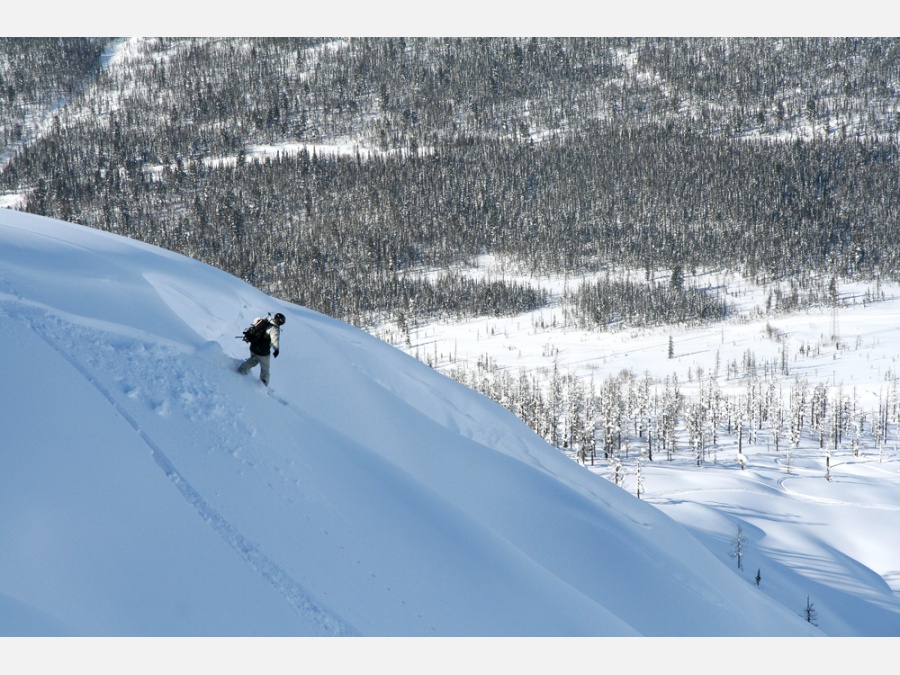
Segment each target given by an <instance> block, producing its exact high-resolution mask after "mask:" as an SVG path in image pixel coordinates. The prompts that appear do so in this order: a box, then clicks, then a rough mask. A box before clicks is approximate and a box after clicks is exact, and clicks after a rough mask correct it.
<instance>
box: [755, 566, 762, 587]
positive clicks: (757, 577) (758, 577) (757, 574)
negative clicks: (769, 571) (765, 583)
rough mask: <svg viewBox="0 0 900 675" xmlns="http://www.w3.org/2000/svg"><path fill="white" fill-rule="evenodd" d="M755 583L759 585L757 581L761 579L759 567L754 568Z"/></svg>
mask: <svg viewBox="0 0 900 675" xmlns="http://www.w3.org/2000/svg"><path fill="white" fill-rule="evenodd" d="M755 579H756V585H757V586H759V582H760V581H762V575H761V574H760V573H759V568H758V567H757V568H756V577H755Z"/></svg>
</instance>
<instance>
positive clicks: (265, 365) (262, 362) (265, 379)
mask: <svg viewBox="0 0 900 675" xmlns="http://www.w3.org/2000/svg"><path fill="white" fill-rule="evenodd" d="M271 359H272V357H271V356H269V355H268V354H266V355H265V356H260V355H259V354H253V353H252V352H251V354H250V358H249V359H247V360H246V361H244V362H243V363H242V364H241V365H240V367H239V368H238V372H239V373H240V374H241V375H246V374H247V373H249V372H250V369H251V368H253V366H255V365H256V364H259V381H260V382H262V383H263V384H264V385H266V386H267V387H268V386H269V362H270V361H271Z"/></svg>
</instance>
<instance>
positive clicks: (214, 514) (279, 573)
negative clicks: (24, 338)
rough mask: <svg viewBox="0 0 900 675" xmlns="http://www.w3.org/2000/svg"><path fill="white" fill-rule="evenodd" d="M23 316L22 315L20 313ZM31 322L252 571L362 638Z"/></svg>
mask: <svg viewBox="0 0 900 675" xmlns="http://www.w3.org/2000/svg"><path fill="white" fill-rule="evenodd" d="M20 315H21V313H20ZM22 318H24V319H25V321H27V322H28V325H29V326H30V328H31V330H32V332H33V333H34V334H35V335H37V336H38V337H39V338H40V339H41V340H42V341H43V342H44V343H46V344H47V345H48V346H49V347H50V348H51V349H53V350H54V351H55V352H56V353H58V354H59V355H60V356H62V357H63V358H64V359H65V360H66V361H67V362H68V363H69V364H70V365H71V366H72V367H73V368H75V370H76V371H77V372H78V373H79V374H81V376H82V377H84V378H85V380H87V381H88V382H89V383H90V384H91V385H92V386H93V387H94V388H95V389H96V390H97V391H98V392H99V393H100V394H101V395H102V396H103V397H104V398H105V399H106V400H107V401H108V402H109V403H110V405H112V407H113V408H114V409H115V411H116V412H117V413H118V414H119V415H120V416H121V417H122V419H124V420H125V421H126V422H128V424H129V425H130V426H131V427H132V428H133V429H134V430H135V431H136V432H137V434H138V436H140V438H141V440H142V441H143V442H144V443H145V444H146V445H147V447H148V448H149V449H150V454H151V456H152V457H153V460H154V461H155V462H156V464H157V466H159V468H160V469H162V471H163V473H165V475H166V477H167V478H168V479H169V480H170V481H171V482H172V484H173V485H175V487H176V488H177V489H178V491H179V492H180V493H181V495H182V496H183V497H184V498H185V499H186V500H187V502H188V503H189V504H190V505H191V506H192V507H193V508H194V510H196V511H197V513H198V514H199V515H200V517H201V518H202V519H203V520H204V521H205V522H206V523H208V524H209V525H210V526H211V527H212V528H213V530H215V532H216V533H217V534H218V535H219V536H220V537H222V539H224V540H225V542H226V543H227V544H228V545H229V546H231V548H233V549H234V550H235V551H237V553H238V554H239V555H240V556H241V558H243V559H244V561H245V562H246V563H247V564H248V565H249V566H250V568H251V569H252V570H253V571H254V572H255V573H256V574H258V575H259V576H261V577H262V578H263V579H264V580H265V581H267V582H268V583H269V584H271V585H272V586H273V587H274V588H275V590H276V591H278V593H279V594H280V595H281V596H282V597H284V599H285V600H287V602H288V603H289V604H290V605H291V607H293V609H294V610H295V611H296V612H297V613H298V614H299V615H300V616H302V617H304V618H306V619H309V620H311V621H312V622H313V623H315V624H316V625H318V626H320V627H321V628H322V630H323V631H324V633H325V635H326V636H334V637H339V636H354V635H358V634H359V633H358V631H356V630H355V629H354V628H353V627H352V626H350V625H348V624H346V623H345V622H344V621H342V620H341V619H339V618H338V617H336V616H334V615H332V614H330V613H329V612H327V611H326V610H324V609H322V608H320V607H319V606H318V605H317V604H316V603H315V602H314V601H313V600H312V599H311V598H310V597H309V595H308V594H307V593H306V591H304V589H303V588H302V587H301V586H300V584H298V583H297V582H296V581H295V580H294V579H292V578H291V576H290V575H289V574H288V573H287V572H285V571H284V570H283V569H282V568H281V567H279V565H278V564H277V563H275V562H274V561H273V560H271V559H270V558H269V557H268V556H266V554H265V553H263V552H262V551H261V550H260V548H259V546H258V545H257V544H255V543H253V542H252V541H250V540H249V539H247V537H245V536H244V535H243V534H241V533H240V531H238V530H237V528H235V527H234V526H233V525H231V524H230V523H229V522H228V521H227V520H226V519H225V518H224V517H222V515H221V514H220V513H219V512H218V511H216V510H215V508H213V507H212V506H211V505H210V504H209V502H207V501H206V500H205V499H204V498H203V497H202V496H201V495H200V494H199V493H198V492H197V491H196V490H195V489H194V488H193V487H192V486H191V484H190V483H189V482H188V481H186V480H185V479H184V477H183V476H182V475H181V474H180V473H179V472H178V470H177V469H176V468H175V466H174V465H173V464H172V462H171V461H170V460H169V458H168V457H167V456H166V453H165V452H163V450H162V448H160V447H159V445H157V444H156V442H155V441H154V440H153V439H152V438H151V437H150V435H149V434H148V433H147V432H146V431H144V429H142V428H141V425H140V423H139V422H138V420H137V419H135V417H134V416H133V415H131V414H130V413H129V412H128V411H127V410H125V408H124V407H123V406H122V405H121V404H120V403H119V402H118V401H117V400H116V399H115V397H114V396H113V395H112V394H111V393H110V391H109V390H108V389H107V388H106V387H105V386H104V385H103V384H102V383H101V382H100V381H99V380H97V378H95V377H94V376H93V375H92V374H91V373H90V372H88V371H87V370H86V369H85V368H84V367H83V366H82V365H81V364H80V363H79V362H78V361H77V360H76V359H75V358H74V357H73V356H71V355H70V354H69V353H68V352H67V351H66V350H65V349H64V348H63V347H62V346H61V345H60V344H59V343H57V342H56V341H55V340H54V339H53V338H52V337H50V336H49V335H45V334H43V333H42V332H41V331H39V330H37V329H36V327H35V325H34V323H33V322H32V321H31V319H30V318H29V317H25V316H22Z"/></svg>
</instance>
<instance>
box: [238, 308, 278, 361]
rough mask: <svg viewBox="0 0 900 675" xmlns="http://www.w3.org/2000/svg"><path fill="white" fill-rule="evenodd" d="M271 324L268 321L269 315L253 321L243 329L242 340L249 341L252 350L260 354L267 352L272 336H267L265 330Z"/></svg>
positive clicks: (271, 324)
mask: <svg viewBox="0 0 900 675" xmlns="http://www.w3.org/2000/svg"><path fill="white" fill-rule="evenodd" d="M273 325H274V324H273V323H271V322H270V321H269V317H266V318H265V319H260V320H259V321H256V322H254V323H253V325H252V326H250V327H249V328H248V329H247V330H245V331H244V333H243V336H244V337H243V339H244V342H249V343H250V348H251V349H252V350H253V351H255V352H257V353H260V354H268V353H269V345H271V343H272V338H270V337H269V334H268V332H267V331H268V330H269V328H271V327H272V326H273Z"/></svg>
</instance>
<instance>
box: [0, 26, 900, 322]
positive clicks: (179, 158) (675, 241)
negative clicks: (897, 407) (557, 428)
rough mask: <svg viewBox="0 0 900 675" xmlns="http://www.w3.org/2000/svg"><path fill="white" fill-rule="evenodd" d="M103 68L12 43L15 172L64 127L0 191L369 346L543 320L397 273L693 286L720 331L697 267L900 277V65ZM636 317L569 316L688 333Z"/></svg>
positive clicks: (500, 43)
mask: <svg viewBox="0 0 900 675" xmlns="http://www.w3.org/2000/svg"><path fill="white" fill-rule="evenodd" d="M114 46H115V41H99V40H89V39H84V40H75V39H70V40H49V39H44V40H32V39H10V38H7V39H4V40H3V41H2V43H0V47H2V52H0V64H2V67H0V78H2V80H0V83H2V89H3V90H5V95H4V96H3V97H2V107H0V125H2V126H0V128H2V133H3V138H4V140H5V146H6V147H7V148H10V147H13V145H14V143H16V142H18V141H19V140H21V138H22V133H23V131H22V130H23V129H24V128H25V127H26V126H27V123H28V122H27V120H28V119H29V116H33V115H34V113H35V112H36V111H37V110H40V109H44V110H48V106H51V105H52V104H55V105H58V106H59V107H58V108H56V109H53V110H49V111H48V112H46V115H47V116H48V119H49V120H50V129H49V130H48V131H47V132H46V133H44V134H42V135H40V136H39V137H36V138H35V140H34V142H31V143H24V144H23V145H21V147H19V148H18V149H17V151H16V152H14V153H13V154H12V155H11V156H9V157H8V158H7V159H6V162H5V164H4V166H3V170H2V174H0V186H2V190H3V191H5V192H17V193H22V194H24V195H25V208H26V209H27V210H28V211H31V212H35V213H41V214H45V215H49V216H54V217H59V218H63V219H65V220H70V221H74V222H78V223H82V224H85V225H89V226H92V227H98V228H102V229H106V230H110V231H114V232H118V233H121V234H125V235H128V236H132V237H137V238H140V239H144V240H146V241H149V242H152V243H154V244H159V245H162V246H165V247H167V248H170V249H174V250H177V251H181V252H183V253H186V254H188V255H191V256H193V257H195V258H198V259H201V260H204V261H207V262H210V263H212V264H214V265H216V266H219V267H222V268H224V269H226V270H228V271H230V272H232V273H234V274H237V275H238V276H240V277H242V278H244V279H246V280H248V281H251V282H252V283H254V284H255V285H257V286H259V287H261V288H263V289H264V290H266V291H269V292H272V293H274V294H277V295H279V296H282V297H285V298H286V299H289V300H291V301H295V302H298V303H301V304H304V305H307V306H310V307H312V308H315V309H318V310H321V311H324V312H326V313H329V314H332V315H334V316H336V317H339V318H342V319H346V320H349V321H351V322H354V323H357V324H360V325H365V324H366V323H367V322H369V321H372V320H373V319H377V318H379V317H383V316H398V315H400V314H402V315H404V316H405V317H411V316H416V315H421V316H423V317H425V316H430V315H433V314H434V313H435V312H448V313H449V314H450V315H458V314H460V313H465V314H480V313H517V312H520V311H522V310H523V309H524V308H528V307H534V306H536V305H539V304H540V303H541V302H542V298H541V295H540V294H539V293H535V292H534V291H532V290H531V289H529V288H526V287H516V286H514V285H511V286H508V287H507V286H506V285H504V284H503V282H496V283H494V284H492V285H490V286H489V285H486V284H484V283H478V282H472V281H469V282H464V281H463V279H462V278H460V277H459V276H458V275H453V274H450V275H448V276H447V277H446V278H445V279H444V280H443V281H442V282H441V284H440V285H436V284H435V283H434V282H430V281H427V280H425V279H424V278H416V279H415V280H413V279H412V277H411V276H410V275H409V274H405V272H408V271H409V270H419V269H423V268H426V269H431V268H436V269H443V270H449V269H452V267H453V266H454V265H458V264H465V263H466V262H467V261H469V260H471V259H472V258H473V257H474V256H477V255H478V254H480V253H485V252H490V253H494V254H497V255H502V256H505V257H506V258H508V259H509V260H511V261H514V262H515V263H516V264H518V265H520V266H523V267H525V268H528V269H532V270H535V271H575V270H583V269H588V270H598V269H600V270H602V269H604V268H606V267H608V266H610V265H611V264H613V263H615V265H616V266H617V267H621V266H623V265H624V266H625V267H628V268H632V269H646V270H648V271H649V270H659V269H673V268H675V267H679V268H681V269H683V270H687V271H688V274H687V275H686V282H685V284H684V286H683V288H680V289H678V291H679V292H683V293H685V294H686V297H685V298H684V299H683V301H680V302H679V303H678V304H679V306H681V307H682V311H680V312H678V314H677V317H676V319H677V320H679V321H681V320H684V319H685V318H687V319H691V318H694V319H697V320H702V319H704V317H706V316H708V315H709V313H710V312H711V311H712V313H713V314H714V315H716V316H718V315H720V314H721V313H722V312H725V311H727V306H726V305H725V304H724V301H723V300H722V299H718V298H706V299H704V300H700V299H699V298H697V297H694V296H696V294H697V293H701V292H702V289H694V288H693V287H692V285H691V283H690V278H691V275H690V271H691V270H696V269H697V268H698V267H714V268H723V269H728V270H734V271H737V272H739V273H741V274H744V275H745V276H747V277H748V278H757V277H758V278H761V279H763V278H786V279H791V280H794V283H796V284H806V285H808V284H809V283H811V282H810V278H809V277H810V275H815V276H816V278H819V277H820V275H819V273H820V272H826V274H825V275H824V276H821V278H822V279H824V281H823V282H822V283H827V280H828V278H830V276H831V275H838V276H845V275H854V276H862V277H873V276H875V275H880V276H881V277H882V278H891V279H893V278H896V277H897V275H898V270H900V264H898V248H897V243H896V240H897V237H896V236H894V235H895V225H896V223H897V217H898V215H897V214H898V199H900V194H898V191H897V190H896V185H897V178H898V171H897V167H898V156H897V151H898V149H897V142H898V136H900V116H898V114H897V107H898V97H897V93H896V90H895V87H896V86H897V74H898V72H900V41H898V40H893V39H784V40H782V39H771V38H770V39H637V38H627V39H626V38H622V39H611V38H604V39H481V38H464V39H463V38H460V39H403V38H396V39H390V38H383V39H382V38H379V39H376V38H368V39H318V38H317V39H302V38H298V39H247V40H241V39H220V40H214V39H193V40H185V39H159V40H143V41H140V42H139V43H137V45H136V48H134V49H131V50H125V51H123V58H122V59H121V60H120V61H119V62H117V63H116V65H115V67H105V68H103V67H101V64H102V62H103V50H111V49H112V48H113V47H114ZM60 101H65V103H64V104H60V103H59V102H60ZM335 143H344V144H348V143H350V144H353V145H355V146H356V147H358V148H359V151H358V152H357V153H356V154H355V155H354V154H352V153H351V154H350V156H345V155H338V154H337V153H329V152H328V151H327V149H325V146H326V145H327V144H335ZM279 145H282V146H284V147H283V148H282V150H281V151H278V152H274V153H272V154H266V155H263V154H259V153H258V152H256V149H258V148H259V147H260V146H273V147H277V146H279ZM292 147H293V148H297V151H291V149H290V148H292ZM628 283H630V284H632V285H633V284H636V283H640V282H638V281H635V280H634V279H632V280H631V281H629V282H628ZM619 291H620V289H619V288H618V287H616V286H610V287H609V288H608V289H606V290H604V289H602V288H597V287H594V288H590V289H587V288H586V289H584V290H583V291H581V292H579V293H577V294H575V297H574V299H573V302H574V303H575V304H576V306H577V307H578V308H580V309H577V310H576V314H578V315H579V316H581V317H582V319H583V320H596V321H602V319H598V318H597V316H598V313H597V312H592V311H591V310H589V309H588V310H585V309H584V307H585V305H586V303H588V304H589V299H590V303H599V304H601V305H612V306H613V307H612V308H611V309H610V310H609V311H614V312H617V313H620V314H625V315H628V316H630V317H634V320H636V321H640V322H642V323H648V322H664V321H667V320H671V317H669V316H667V315H665V314H660V313H659V311H660V310H659V309H658V307H666V308H669V307H670V306H671V303H659V304H655V303H653V302H645V303H641V305H640V307H636V306H633V305H632V303H633V301H634V298H635V297H637V295H640V294H643V295H644V296H645V297H646V298H650V297H653V293H652V292H651V291H652V289H649V288H644V289H634V292H633V293H632V292H629V293H627V294H625V295H627V297H628V300H627V302H628V303H629V306H628V307H615V306H616V305H619V304H621V302H622V300H621V298H622V296H623V294H622V293H621V292H619ZM812 296H815V294H812ZM819 296H822V297H825V296H826V292H825V291H824V290H823V291H822V292H821V293H820V294H819ZM805 297H810V295H809V294H808V295H807V296H805ZM713 307H714V310H713V309H712V308H713ZM606 311H607V310H604V312H606ZM604 312H601V313H600V315H602V314H603V313H604ZM590 317H593V318H590Z"/></svg>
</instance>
